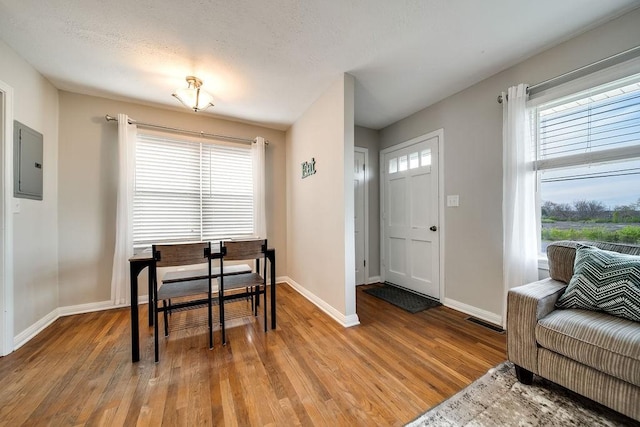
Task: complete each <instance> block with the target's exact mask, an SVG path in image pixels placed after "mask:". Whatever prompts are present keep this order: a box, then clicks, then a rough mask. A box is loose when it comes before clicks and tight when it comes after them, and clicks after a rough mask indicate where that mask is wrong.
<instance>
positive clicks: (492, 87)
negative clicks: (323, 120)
mask: <svg viewBox="0 0 640 427" xmlns="http://www.w3.org/2000/svg"><path fill="white" fill-rule="evenodd" d="M639 42H640V9H636V10H635V11H632V12H630V13H628V14H626V15H624V16H622V17H620V18H618V19H616V20H614V21H611V22H608V23H606V24H604V25H602V26H600V27H598V28H595V29H593V30H591V31H589V32H587V33H584V34H582V35H580V36H578V37H575V38H574V39H571V40H569V41H567V42H565V43H562V44H560V45H558V46H556V47H554V48H551V49H549V50H547V51H545V52H543V53H541V54H539V55H536V56H534V57H532V58H530V59H528V60H526V61H524V62H522V63H520V64H518V65H516V66H514V67H512V68H509V69H507V70H505V71H503V72H501V73H499V74H496V75H494V76H493V77H490V78H488V79H486V80H484V81H482V82H480V83H478V84H476V85H474V86H472V87H470V88H468V89H465V90H463V91H461V92H459V93H457V94H455V95H453V96H451V97H449V98H446V99H444V100H443V101H441V102H439V103H437V104H435V105H433V106H431V107H429V108H426V109H424V110H422V111H419V112H417V113H415V114H413V115H411V116H409V117H407V118H405V119H403V120H400V121H399V122H397V123H394V124H392V125H390V126H388V127H386V128H384V129H382V130H381V131H380V149H384V148H387V147H389V146H392V145H395V144H398V143H401V142H403V141H406V140H409V139H411V138H414V137H416V136H418V135H422V134H425V133H427V132H430V131H434V130H436V129H439V128H444V136H445V139H444V140H445V159H444V162H445V176H444V180H445V194H458V195H460V207H457V208H446V209H445V216H446V233H445V236H446V242H445V243H446V244H445V248H446V249H445V250H446V253H445V271H444V277H445V303H448V304H449V305H451V306H454V307H458V308H462V309H463V310H467V311H468V310H469V309H472V311H474V313H473V314H476V315H479V316H480V317H485V318H486V319H487V320H492V321H496V322H499V320H500V319H501V313H502V306H503V284H502V106H501V105H500V104H498V103H497V102H496V97H497V96H498V95H499V94H500V92H501V91H503V90H505V89H507V88H508V87H509V86H513V85H515V84H518V83H529V84H535V83H538V82H541V81H544V80H546V79H549V78H552V77H555V76H558V75H560V74H563V73H566V72H568V71H571V70H573V69H576V68H579V67H581V66H584V65H587V64H590V63H592V62H595V61H597V60H600V59H602V58H606V57H608V56H610V55H613V54H615V53H618V52H622V51H624V50H626V49H629V48H631V47H634V46H636V45H638V43H639Z"/></svg>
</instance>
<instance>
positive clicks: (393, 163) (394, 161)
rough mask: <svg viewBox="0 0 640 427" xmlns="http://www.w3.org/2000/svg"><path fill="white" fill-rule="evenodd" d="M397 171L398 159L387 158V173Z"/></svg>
mask: <svg viewBox="0 0 640 427" xmlns="http://www.w3.org/2000/svg"><path fill="white" fill-rule="evenodd" d="M396 172H398V159H397V158H395V157H394V158H393V159H390V160H389V173H396Z"/></svg>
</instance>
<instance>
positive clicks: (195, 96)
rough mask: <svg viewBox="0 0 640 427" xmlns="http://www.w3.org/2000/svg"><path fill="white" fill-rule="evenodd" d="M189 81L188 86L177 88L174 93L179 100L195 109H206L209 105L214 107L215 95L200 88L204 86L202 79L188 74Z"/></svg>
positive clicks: (196, 110)
mask: <svg viewBox="0 0 640 427" xmlns="http://www.w3.org/2000/svg"><path fill="white" fill-rule="evenodd" d="M186 80H187V83H188V84H189V86H188V87H186V88H181V89H176V92H175V93H174V94H173V96H175V97H176V98H177V99H178V101H180V102H182V104H184V106H185V107H187V108H189V109H191V110H193V111H195V112H196V113H197V112H198V111H203V110H206V109H207V108H209V107H213V103H212V101H213V96H211V95H210V94H208V93H207V92H205V91H204V90H202V89H200V86H202V80H200V79H199V78H197V77H194V76H187V79H186Z"/></svg>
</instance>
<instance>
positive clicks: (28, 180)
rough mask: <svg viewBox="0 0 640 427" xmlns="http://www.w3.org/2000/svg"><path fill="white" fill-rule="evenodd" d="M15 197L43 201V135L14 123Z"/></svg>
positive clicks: (16, 122)
mask: <svg viewBox="0 0 640 427" xmlns="http://www.w3.org/2000/svg"><path fill="white" fill-rule="evenodd" d="M13 141H14V142H13V158H14V161H13V196H14V197H21V198H24V199H34V200H42V134H41V133H40V132H36V131H35V130H33V129H31V128H29V127H28V126H25V125H23V124H22V123H20V122H18V121H14V123H13Z"/></svg>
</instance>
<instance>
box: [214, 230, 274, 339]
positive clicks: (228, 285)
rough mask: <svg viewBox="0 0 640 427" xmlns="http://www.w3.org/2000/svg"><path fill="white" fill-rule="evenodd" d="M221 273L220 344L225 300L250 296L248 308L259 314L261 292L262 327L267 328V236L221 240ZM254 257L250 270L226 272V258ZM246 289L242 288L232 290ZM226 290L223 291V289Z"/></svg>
mask: <svg viewBox="0 0 640 427" xmlns="http://www.w3.org/2000/svg"><path fill="white" fill-rule="evenodd" d="M220 253H221V254H222V256H221V257H220V277H219V278H218V301H219V304H220V329H221V330H222V344H223V345H224V344H226V343H227V340H226V331H225V314H224V306H225V304H226V303H227V302H228V301H233V300H237V299H239V298H245V297H247V296H250V297H251V300H252V304H251V308H252V309H251V311H252V314H253V315H254V316H258V306H259V305H260V295H263V296H264V302H263V303H262V306H263V310H264V331H265V332H267V258H266V255H267V239H255V240H231V241H222V242H220ZM241 260H242V261H246V260H255V261H256V270H255V272H253V273H245V274H236V275H233V276H229V275H228V274H227V273H226V270H227V267H225V266H224V263H225V262H227V261H241ZM243 288H244V289H245V291H244V292H233V293H232V292H231V291H238V290H241V289H243ZM225 292H226V293H225Z"/></svg>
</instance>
